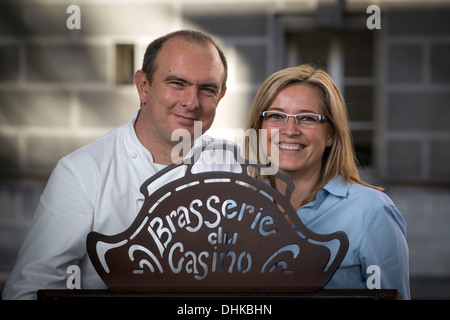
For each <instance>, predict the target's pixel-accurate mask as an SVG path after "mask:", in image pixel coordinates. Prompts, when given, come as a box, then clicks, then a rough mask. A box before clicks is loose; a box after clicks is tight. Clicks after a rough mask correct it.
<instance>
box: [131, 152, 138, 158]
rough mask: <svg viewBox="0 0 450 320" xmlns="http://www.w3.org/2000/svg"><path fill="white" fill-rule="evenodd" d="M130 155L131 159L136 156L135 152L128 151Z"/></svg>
mask: <svg viewBox="0 0 450 320" xmlns="http://www.w3.org/2000/svg"><path fill="white" fill-rule="evenodd" d="M130 157H131V158H132V159H136V158H137V153H136V152H134V151H132V152H130Z"/></svg>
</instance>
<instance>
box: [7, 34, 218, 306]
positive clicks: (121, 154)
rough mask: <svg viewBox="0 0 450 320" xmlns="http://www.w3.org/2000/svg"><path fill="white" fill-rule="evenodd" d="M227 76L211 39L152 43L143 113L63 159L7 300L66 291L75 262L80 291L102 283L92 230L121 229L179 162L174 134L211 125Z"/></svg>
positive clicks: (142, 75)
mask: <svg viewBox="0 0 450 320" xmlns="http://www.w3.org/2000/svg"><path fill="white" fill-rule="evenodd" d="M226 79H227V62H226V59H225V57H224V55H223V52H222V51H221V50H220V48H219V47H218V46H217V45H216V44H215V42H214V41H213V39H212V38H211V37H210V36H208V35H206V34H204V33H202V32H197V31H186V30H182V31H178V32H174V33H171V34H168V35H166V36H164V37H161V38H159V39H157V40H155V41H153V42H152V43H151V44H150V45H149V46H148V48H147V51H146V53H145V56H144V63H143V67H142V70H138V71H137V72H136V74H135V84H136V87H137V91H138V94H139V99H140V103H141V108H140V110H139V112H138V113H137V114H135V115H134V116H133V118H132V119H131V121H130V122H129V123H128V124H126V125H123V126H121V127H119V128H117V129H116V130H114V131H112V132H110V133H109V134H107V135H105V136H103V137H101V138H99V139H98V140H96V141H94V142H93V143H91V144H89V145H87V146H85V147H83V148H81V149H79V150H77V151H75V152H73V153H71V154H69V155H67V156H66V157H64V158H62V159H61V160H60V161H59V162H58V164H57V166H56V168H55V169H54V171H53V172H52V175H51V177H50V179H49V181H48V183H47V186H46V188H45V190H44V193H43V195H42V197H41V201H40V203H39V205H38V207H37V209H36V213H35V219H34V222H33V226H32V228H31V230H30V233H29V235H28V236H27V238H26V240H25V242H24V244H23V246H22V248H21V250H20V252H19V257H18V260H17V263H16V266H15V268H14V269H13V271H12V272H11V274H10V277H9V278H8V281H7V283H6V286H5V290H4V292H3V298H4V299H35V298H36V291H37V290H39V289H66V288H67V284H66V282H67V278H68V276H69V274H68V273H67V270H68V267H69V266H71V265H78V266H79V267H80V272H81V288H82V289H92V288H105V284H104V283H103V281H102V280H101V279H100V277H99V276H98V274H97V272H96V271H95V269H94V267H93V266H92V264H91V262H90V260H89V257H88V255H87V253H86V236H87V234H88V233H89V232H90V231H97V232H99V233H102V234H116V233H119V232H122V231H123V230H125V229H126V228H128V226H129V225H131V223H132V222H133V221H134V219H135V218H136V216H137V214H138V213H139V210H140V208H141V206H142V204H143V201H144V196H143V195H142V194H141V193H140V191H139V188H140V186H141V185H142V183H143V182H144V181H145V180H147V179H148V178H149V177H151V176H152V175H154V174H155V173H156V172H158V171H159V170H161V169H163V168H164V167H165V166H166V165H168V164H170V163H172V162H174V161H176V159H173V156H172V149H173V147H174V146H175V145H176V144H177V143H178V141H172V138H171V137H172V132H174V131H175V130H177V129H183V130H187V132H189V134H190V136H191V137H194V124H195V123H196V122H197V121H201V129H202V132H205V131H206V130H208V129H209V128H210V126H211V124H212V122H213V120H214V116H215V111H216V107H217V105H218V103H219V101H220V99H221V98H222V97H223V95H224V94H225V91H226ZM197 123H198V122H197ZM199 140H200V139H199ZM194 142H195V141H194V139H193V138H192V140H191V145H192V144H194ZM213 157H214V155H213ZM210 167H211V168H212V170H214V169H218V168H219V167H220V166H217V165H215V164H214V163H213V164H212V165H211V166H210ZM223 167H224V166H222V167H220V168H223ZM211 168H209V169H211ZM165 182H167V181H161V185H163V184H164V183H165Z"/></svg>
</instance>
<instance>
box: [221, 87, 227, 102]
mask: <svg viewBox="0 0 450 320" xmlns="http://www.w3.org/2000/svg"><path fill="white" fill-rule="evenodd" d="M225 92H227V87H225V88H223V90H222V92H221V93H220V97H219V101H220V100H221V99H222V98H223V96H224V95H225Z"/></svg>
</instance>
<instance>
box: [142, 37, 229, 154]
mask: <svg viewBox="0 0 450 320" xmlns="http://www.w3.org/2000/svg"><path fill="white" fill-rule="evenodd" d="M224 74H225V71H224V67H223V64H222V61H221V60H220V56H219V54H218V52H217V50H216V49H215V48H214V46H212V45H208V46H207V47H202V46H200V45H198V44H193V43H189V42H187V41H185V40H183V39H181V38H172V39H170V40H168V41H167V42H166V43H165V44H164V45H163V47H162V48H161V50H160V52H159V53H158V56H157V60H156V70H155V72H154V75H153V79H151V80H150V81H151V82H149V81H148V80H147V79H146V77H145V74H144V73H143V72H142V71H140V73H139V71H138V72H137V73H136V85H137V87H138V92H139V97H140V101H141V104H142V108H141V114H140V115H139V119H138V121H141V124H142V125H143V127H144V129H145V130H136V131H137V133H138V137H139V139H141V141H143V142H147V141H148V142H151V143H157V144H159V145H160V146H166V147H167V148H171V147H173V146H174V145H175V144H177V143H178V142H177V141H171V135H172V132H173V131H174V130H176V129H186V130H188V131H189V132H190V134H191V137H193V136H194V122H195V121H201V122H202V133H204V132H205V131H206V130H208V129H209V128H210V127H211V125H212V123H213V121H214V116H215V113H216V108H217V104H218V103H219V101H220V99H221V98H222V96H223V95H224V93H225V92H222V91H221V87H222V82H223V81H224ZM144 78H145V80H146V81H145V82H146V83H145V84H142V81H144V80H142V79H144ZM139 79H140V80H139ZM140 81H141V82H140ZM138 82H140V83H141V85H139V84H138ZM141 127H142V126H141ZM143 135H144V136H145V137H143ZM144 146H145V143H144Z"/></svg>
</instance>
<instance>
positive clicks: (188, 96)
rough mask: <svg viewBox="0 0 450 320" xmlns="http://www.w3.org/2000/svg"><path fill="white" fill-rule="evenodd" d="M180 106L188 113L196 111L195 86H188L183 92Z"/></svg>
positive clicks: (197, 104)
mask: <svg viewBox="0 0 450 320" xmlns="http://www.w3.org/2000/svg"><path fill="white" fill-rule="evenodd" d="M182 105H183V106H184V107H186V108H187V109H188V110H190V111H193V110H195V109H198V107H199V103H198V89H197V87H196V86H189V87H188V88H186V90H184V94H183V101H182Z"/></svg>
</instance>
